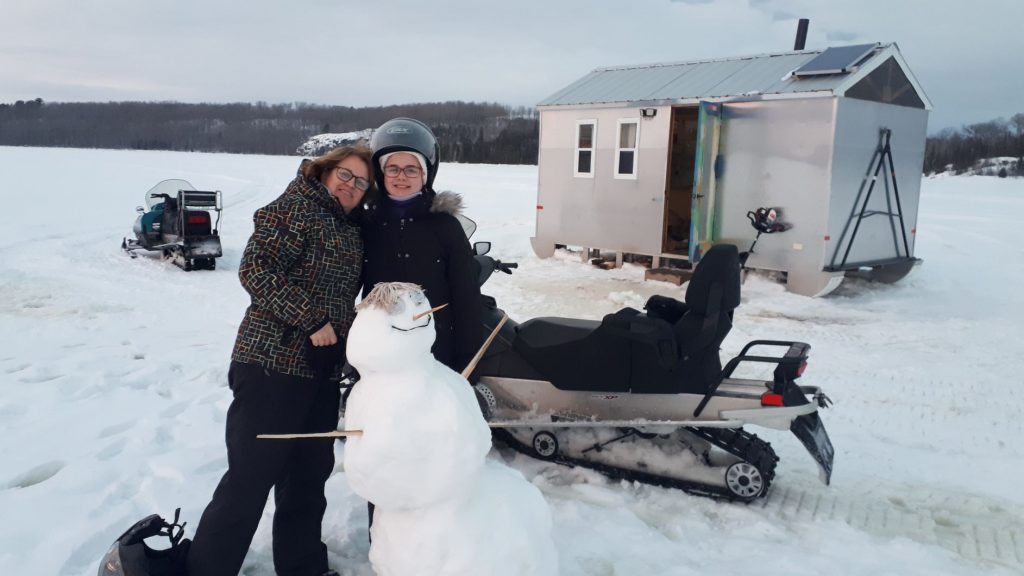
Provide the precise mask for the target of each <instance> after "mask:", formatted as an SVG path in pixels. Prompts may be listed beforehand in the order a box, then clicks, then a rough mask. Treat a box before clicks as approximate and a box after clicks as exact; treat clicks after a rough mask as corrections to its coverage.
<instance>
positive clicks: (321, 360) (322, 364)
mask: <svg viewBox="0 0 1024 576" xmlns="http://www.w3.org/2000/svg"><path fill="white" fill-rule="evenodd" d="M344 362H345V339H344V338H340V337H339V338H338V341H337V342H335V343H334V344H330V345H327V346H314V345H313V343H312V342H311V341H309V340H308V339H307V340H306V365H307V366H309V368H310V369H311V370H312V371H313V374H314V375H315V377H316V379H317V380H326V379H328V378H330V377H331V376H332V375H333V374H334V368H335V367H336V366H338V365H339V364H342V363H344Z"/></svg>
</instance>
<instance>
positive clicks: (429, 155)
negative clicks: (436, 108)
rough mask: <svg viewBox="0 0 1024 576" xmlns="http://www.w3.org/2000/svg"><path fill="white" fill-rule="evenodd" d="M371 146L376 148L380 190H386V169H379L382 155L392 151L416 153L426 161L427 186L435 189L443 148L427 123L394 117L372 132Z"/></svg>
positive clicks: (375, 157) (429, 188) (374, 162)
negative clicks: (435, 179) (435, 178)
mask: <svg viewBox="0 0 1024 576" xmlns="http://www.w3.org/2000/svg"><path fill="white" fill-rule="evenodd" d="M370 148H372V149H373V165H374V166H375V167H376V170H374V173H375V174H376V175H377V188H378V189H380V190H384V172H383V170H381V169H380V158H381V156H384V155H385V154H390V153H392V152H417V153H419V154H420V155H422V156H423V158H424V159H426V161H427V182H426V184H425V188H426V189H427V190H433V185H434V176H436V175H437V164H438V161H439V159H440V156H441V153H440V152H441V150H440V147H439V146H438V145H437V138H435V137H434V133H433V132H431V131H430V128H429V127H427V125H426V124H424V123H423V122H420V121H419V120H413V119H412V118H392V119H391V120H388V121H387V122H385V123H383V124H381V125H380V128H377V129H376V130H375V131H374V132H373V136H371V137H370Z"/></svg>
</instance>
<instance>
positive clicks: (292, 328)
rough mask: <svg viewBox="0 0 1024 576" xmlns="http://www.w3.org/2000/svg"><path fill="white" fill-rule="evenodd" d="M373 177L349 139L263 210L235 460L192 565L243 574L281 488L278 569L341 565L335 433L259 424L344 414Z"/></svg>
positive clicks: (203, 525) (295, 573) (309, 421)
mask: <svg viewBox="0 0 1024 576" xmlns="http://www.w3.org/2000/svg"><path fill="white" fill-rule="evenodd" d="M372 179H373V174H372V171H371V168H370V150H369V149H367V148H365V147H361V146H359V147H352V146H346V147H342V148H338V149H335V150H333V151H331V152H329V153H328V154H326V155H324V156H321V157H319V158H317V159H315V160H312V161H309V160H304V161H303V163H302V165H301V166H300V168H299V174H298V175H297V176H296V178H295V179H294V180H293V181H292V182H291V183H290V184H289V185H288V188H287V189H286V190H285V191H284V193H283V194H282V195H281V196H280V197H278V198H277V199H276V200H274V201H273V202H271V203H270V204H268V205H267V206H264V207H263V208H261V209H259V210H257V211H256V215H255V217H254V220H255V230H254V232H253V235H252V237H251V238H249V242H248V244H247V245H246V247H245V253H244V254H243V256H242V262H241V265H240V266H239V270H238V276H239V278H240V279H241V282H242V286H243V287H244V288H245V290H246V291H247V292H248V293H249V295H250V297H251V299H252V304H251V305H250V306H249V308H248V310H246V312H245V318H243V320H242V323H241V326H240V327H239V329H238V338H237V340H236V341H235V348H234V352H233V353H232V356H231V360H232V361H231V368H230V370H229V372H228V385H229V386H230V387H231V390H232V392H233V393H234V400H233V401H232V403H231V407H230V408H229V409H228V414H227V423H226V428H227V431H226V440H227V448H228V471H227V472H226V473H225V474H224V477H223V478H222V479H221V481H220V484H219V485H218V486H217V489H216V491H215V492H214V494H213V500H212V501H211V502H210V504H209V506H207V508H206V511H205V512H203V516H202V519H201V520H200V522H199V526H198V528H197V529H196V534H195V538H194V539H193V541H192V546H191V549H190V550H189V556H188V568H189V574H190V575H191V576H204V575H216V576H225V575H234V574H238V571H239V569H240V568H241V566H242V561H243V560H244V558H245V554H246V551H247V550H248V549H249V544H250V543H251V542H252V537H253V534H254V533H255V531H256V527H257V525H258V524H259V520H260V516H261V515H262V514H263V508H264V506H265V505H266V502H267V496H268V495H269V493H270V489H271V488H273V489H274V503H275V506H276V510H275V512H274V526H273V541H274V543H273V550H274V568H275V570H276V572H277V574H279V575H280V576H321V575H324V574H333V572H331V571H329V570H328V566H327V547H326V546H325V545H324V543H323V541H322V539H321V534H320V527H321V522H322V520H323V515H324V510H325V509H326V506H327V501H326V498H325V497H324V484H325V483H326V482H327V478H328V476H329V475H330V473H331V470H332V469H333V468H334V449H333V445H332V441H331V440H329V439H327V440H304V441H299V442H270V441H266V440H257V438H256V435H257V434H273V433H291V432H324V431H328V430H334V428H335V426H336V425H337V422H338V405H339V402H340V394H339V388H338V382H337V381H338V378H339V376H340V372H341V369H342V367H343V365H344V338H345V335H346V334H347V333H348V329H349V326H351V324H352V320H353V318H354V317H355V311H354V309H353V305H354V303H355V298H356V295H357V294H358V292H359V288H360V275H361V271H362V259H363V243H362V240H361V237H360V230H359V226H358V225H357V222H356V220H357V219H358V214H359V212H360V211H361V210H362V207H361V204H362V201H363V196H364V195H365V194H366V192H367V190H368V189H369V188H370V183H371V182H372V181H373V180H372Z"/></svg>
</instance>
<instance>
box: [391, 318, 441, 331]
mask: <svg viewBox="0 0 1024 576" xmlns="http://www.w3.org/2000/svg"><path fill="white" fill-rule="evenodd" d="M431 318H433V316H429V315H428V316H427V321H426V322H424V323H423V324H420V325H419V326H413V327H412V328H399V327H398V326H395V325H394V324H392V325H391V327H392V328H394V329H395V330H398V331H399V332H412V331H413V330H419V329H420V328H426V327H427V326H430V319H431Z"/></svg>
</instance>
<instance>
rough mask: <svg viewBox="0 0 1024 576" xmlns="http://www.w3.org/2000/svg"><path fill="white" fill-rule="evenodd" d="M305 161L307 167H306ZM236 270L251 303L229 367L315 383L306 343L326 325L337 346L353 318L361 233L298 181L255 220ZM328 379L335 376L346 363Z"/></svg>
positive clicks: (314, 184)
mask: <svg viewBox="0 0 1024 576" xmlns="http://www.w3.org/2000/svg"><path fill="white" fill-rule="evenodd" d="M305 162H307V161H304V163H305ZM253 219H254V220H255V223H256V229H255V231H254V232H253V234H252V237H251V238H249V243H248V244H247V245H246V247H245V253H244V254H243V255H242V262H241V265H240V266H239V269H238V277H239V279H241V281H242V287H243V288H245V290H246V291H247V292H248V293H249V295H250V296H251V298H252V304H250V306H249V308H248V309H247V310H246V311H245V318H244V319H242V324H241V326H239V328H238V338H237V339H236V340H235V348H234V352H233V353H232V355H231V358H232V360H235V361H238V362H244V363H247V364H257V365H259V366H263V367H264V368H267V369H268V370H272V371H274V372H279V373H281V374H289V375H293V376H302V377H306V378H313V377H314V371H313V368H312V366H311V364H312V362H313V359H312V358H311V357H310V358H307V355H308V349H309V348H310V347H311V346H310V345H307V343H308V342H309V335H310V334H312V333H313V332H315V331H317V330H319V329H320V328H322V327H323V326H324V325H325V324H326V323H327V322H328V321H330V323H331V325H332V326H333V327H334V331H335V332H336V333H337V335H338V337H339V339H340V338H344V337H345V335H346V334H348V329H349V326H351V325H352V320H353V319H354V318H355V311H354V309H353V305H354V303H355V298H356V295H357V294H358V293H359V288H360V285H361V282H360V276H361V272H362V259H363V242H362V238H361V236H360V231H359V227H358V226H357V225H356V223H355V222H354V221H353V220H352V219H351V218H349V217H348V216H346V215H345V212H344V210H342V208H341V205H340V204H338V202H337V201H336V200H335V199H334V198H333V197H332V196H331V195H330V193H329V192H328V191H327V189H326V188H325V187H324V186H323V184H321V183H320V182H319V181H317V180H309V179H307V178H305V177H304V176H303V175H302V172H301V168H300V172H299V175H298V176H297V177H296V178H295V180H292V182H291V184H289V185H288V188H287V189H285V191H284V193H283V194H281V196H279V197H278V198H277V199H276V200H274V201H273V202H271V203H270V204H268V205H267V206H264V207H263V208H260V209H259V210H257V211H256V214H255V216H254V217H253ZM341 360H342V356H341V353H340V352H339V353H338V362H339V363H338V365H337V366H335V368H334V370H333V376H334V377H335V378H337V377H338V376H339V375H340V372H341V368H342V365H343V363H342V362H341Z"/></svg>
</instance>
